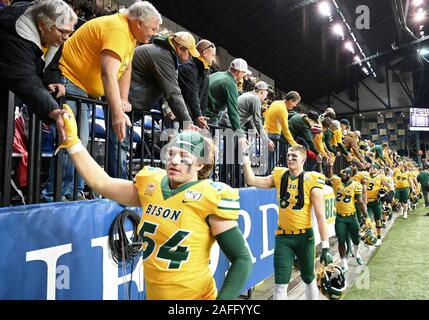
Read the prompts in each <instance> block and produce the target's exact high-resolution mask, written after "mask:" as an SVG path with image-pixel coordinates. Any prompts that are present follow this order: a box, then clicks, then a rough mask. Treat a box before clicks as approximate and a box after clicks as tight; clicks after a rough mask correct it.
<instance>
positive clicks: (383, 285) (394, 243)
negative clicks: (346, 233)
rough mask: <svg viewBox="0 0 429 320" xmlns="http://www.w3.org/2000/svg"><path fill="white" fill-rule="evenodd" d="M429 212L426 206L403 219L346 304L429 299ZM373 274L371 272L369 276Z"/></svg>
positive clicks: (391, 231) (393, 230)
mask: <svg viewBox="0 0 429 320" xmlns="http://www.w3.org/2000/svg"><path fill="white" fill-rule="evenodd" d="M427 212H429V210H428V209H425V208H424V205H423V204H422V203H420V204H419V207H418V209H417V210H416V211H409V212H408V219H407V220H404V219H402V218H401V217H399V218H398V219H397V220H396V222H395V224H394V225H393V227H392V229H391V230H390V231H389V233H388V234H387V235H386V237H385V238H384V239H383V244H382V246H381V247H380V248H379V249H378V250H377V251H376V252H375V253H374V254H373V255H372V257H371V260H370V261H369V263H368V267H369V269H367V270H366V271H365V272H366V275H365V276H362V277H363V278H361V279H360V281H357V285H356V284H355V285H353V287H352V288H351V290H350V291H349V292H348V293H347V294H346V295H345V297H344V299H345V300H390V299H406V300H410V299H411V300H414V299H418V300H420V299H429V216H428V217H427V216H425V214H426V213H427ZM368 271H369V272H368ZM358 287H359V288H358Z"/></svg>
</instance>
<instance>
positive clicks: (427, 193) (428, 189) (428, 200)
mask: <svg viewBox="0 0 429 320" xmlns="http://www.w3.org/2000/svg"><path fill="white" fill-rule="evenodd" d="M422 192H423V198H424V199H425V207H429V186H422Z"/></svg>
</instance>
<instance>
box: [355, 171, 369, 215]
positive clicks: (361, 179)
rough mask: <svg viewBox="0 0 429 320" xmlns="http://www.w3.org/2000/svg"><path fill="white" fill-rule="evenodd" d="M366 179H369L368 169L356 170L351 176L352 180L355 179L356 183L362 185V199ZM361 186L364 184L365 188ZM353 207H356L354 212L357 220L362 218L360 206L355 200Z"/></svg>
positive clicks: (364, 192) (364, 196) (364, 193)
mask: <svg viewBox="0 0 429 320" xmlns="http://www.w3.org/2000/svg"><path fill="white" fill-rule="evenodd" d="M368 179H369V173H368V171H358V172H356V174H355V175H354V176H353V177H352V180H353V181H356V182H357V183H360V184H361V185H362V197H363V199H364V201H366V186H367V183H368ZM363 186H365V188H364V187H363ZM355 209H356V214H357V218H358V221H359V219H361V218H362V212H361V210H360V207H359V205H358V204H357V202H356V201H355Z"/></svg>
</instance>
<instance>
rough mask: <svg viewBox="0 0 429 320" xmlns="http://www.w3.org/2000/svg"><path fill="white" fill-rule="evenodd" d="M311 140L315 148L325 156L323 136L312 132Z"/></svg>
mask: <svg viewBox="0 0 429 320" xmlns="http://www.w3.org/2000/svg"><path fill="white" fill-rule="evenodd" d="M313 141H314V145H315V146H316V148H317V150H319V152H320V153H321V154H322V155H323V156H324V157H327V156H328V154H327V153H326V151H325V144H324V143H323V136H322V133H321V132H320V133H317V134H313Z"/></svg>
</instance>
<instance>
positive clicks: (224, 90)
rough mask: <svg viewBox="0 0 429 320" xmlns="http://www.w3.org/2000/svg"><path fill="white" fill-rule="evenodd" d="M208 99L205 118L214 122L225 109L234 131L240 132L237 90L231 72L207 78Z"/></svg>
mask: <svg viewBox="0 0 429 320" xmlns="http://www.w3.org/2000/svg"><path fill="white" fill-rule="evenodd" d="M208 95H209V99H208V105H207V110H206V112H205V116H207V117H209V118H210V121H212V122H213V121H216V120H218V119H219V116H220V114H221V112H222V111H223V110H225V108H227V111H228V117H229V120H230V121H231V126H232V128H233V129H234V130H239V131H241V132H242V129H241V125H240V117H239V114H238V105H237V101H238V100H237V99H238V89H237V84H236V83H235V79H234V77H233V75H232V74H231V72H229V71H223V72H216V73H214V74H212V75H210V76H209V93H208Z"/></svg>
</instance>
